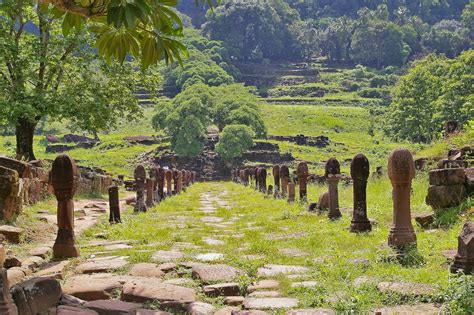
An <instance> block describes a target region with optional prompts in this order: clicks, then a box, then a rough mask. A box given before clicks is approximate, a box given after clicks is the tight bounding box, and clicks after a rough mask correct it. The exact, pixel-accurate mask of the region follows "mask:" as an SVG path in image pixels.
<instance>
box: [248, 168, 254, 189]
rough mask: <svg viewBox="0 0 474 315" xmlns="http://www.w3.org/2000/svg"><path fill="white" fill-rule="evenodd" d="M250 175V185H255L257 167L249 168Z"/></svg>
mask: <svg viewBox="0 0 474 315" xmlns="http://www.w3.org/2000/svg"><path fill="white" fill-rule="evenodd" d="M249 176H250V179H249V182H250V187H253V186H254V183H255V167H251V168H250V169H249Z"/></svg>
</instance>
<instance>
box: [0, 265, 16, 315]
mask: <svg viewBox="0 0 474 315" xmlns="http://www.w3.org/2000/svg"><path fill="white" fill-rule="evenodd" d="M2 266H3V262H2ZM0 273H1V274H0V276H1V282H0V314H1V315H18V309H17V307H16V305H15V303H13V299H12V295H11V293H10V285H9V282H8V276H7V270H6V269H5V268H1V270H0Z"/></svg>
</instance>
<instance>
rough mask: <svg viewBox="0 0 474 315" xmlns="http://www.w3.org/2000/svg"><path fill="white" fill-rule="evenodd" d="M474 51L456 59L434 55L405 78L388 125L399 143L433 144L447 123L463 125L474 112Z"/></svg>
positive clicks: (417, 63)
mask: <svg viewBox="0 0 474 315" xmlns="http://www.w3.org/2000/svg"><path fill="white" fill-rule="evenodd" d="M472 69H474V50H469V51H466V52H463V53H462V54H461V55H460V56H459V57H457V58H455V59H449V58H447V57H445V56H435V55H430V56H428V57H427V58H425V59H423V60H420V61H418V62H416V63H415V64H414V66H413V67H412V68H411V69H410V70H409V71H408V73H407V74H406V75H405V76H403V77H402V78H401V79H400V81H399V83H398V84H397V85H396V87H395V89H394V91H393V102H392V104H391V106H390V108H389V111H388V113H387V116H386V123H385V124H384V128H385V131H386V133H387V134H388V135H391V136H393V137H394V138H396V139H399V140H410V141H414V142H430V141H431V140H433V139H435V138H436V137H437V136H439V134H440V132H441V130H442V129H443V127H444V124H445V123H446V122H447V121H452V120H454V121H457V122H458V123H460V124H461V125H464V124H466V123H467V121H468V119H470V118H472V113H473V112H474V96H473V94H472V86H473V84H474V74H473V73H472Z"/></svg>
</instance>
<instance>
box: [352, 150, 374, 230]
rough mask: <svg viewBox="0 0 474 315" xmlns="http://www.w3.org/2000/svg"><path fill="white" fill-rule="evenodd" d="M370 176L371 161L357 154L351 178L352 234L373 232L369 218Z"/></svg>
mask: <svg viewBox="0 0 474 315" xmlns="http://www.w3.org/2000/svg"><path fill="white" fill-rule="evenodd" d="M369 174H370V166H369V160H368V159H367V158H366V157H365V155H363V154H357V155H356V156H355V157H354V158H353V159H352V162H351V177H352V182H353V191H354V212H353V215H352V221H351V227H350V231H351V232H366V231H370V230H372V225H371V224H370V221H369V219H368V218H367V179H368V178H369Z"/></svg>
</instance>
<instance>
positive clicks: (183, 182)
mask: <svg viewBox="0 0 474 315" xmlns="http://www.w3.org/2000/svg"><path fill="white" fill-rule="evenodd" d="M186 187H187V178H186V171H185V170H181V190H185V189H186Z"/></svg>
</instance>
